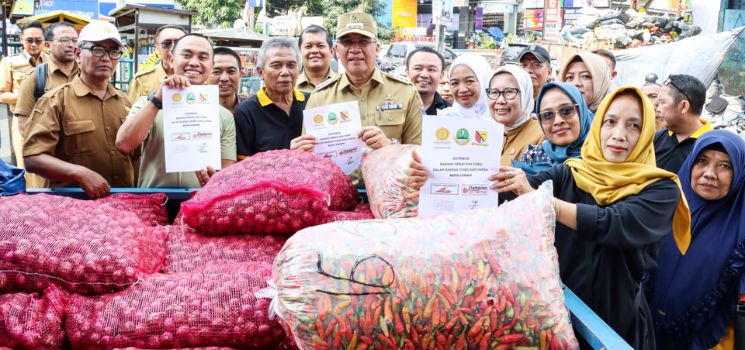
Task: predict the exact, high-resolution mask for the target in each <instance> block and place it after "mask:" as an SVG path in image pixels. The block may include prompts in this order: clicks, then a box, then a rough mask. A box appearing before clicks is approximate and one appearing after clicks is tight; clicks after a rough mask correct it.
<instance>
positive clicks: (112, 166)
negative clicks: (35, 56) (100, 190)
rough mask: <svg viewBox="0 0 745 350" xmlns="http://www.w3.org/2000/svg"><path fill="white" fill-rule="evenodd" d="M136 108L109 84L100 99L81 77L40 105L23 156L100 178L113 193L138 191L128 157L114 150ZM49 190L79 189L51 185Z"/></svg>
mask: <svg viewBox="0 0 745 350" xmlns="http://www.w3.org/2000/svg"><path fill="white" fill-rule="evenodd" d="M131 105H132V103H131V102H130V101H129V98H128V97H127V95H125V94H124V93H123V92H121V91H119V90H117V89H116V88H114V87H113V86H112V85H111V84H109V86H108V88H107V91H106V96H105V97H104V98H103V100H102V99H100V98H99V97H98V96H96V95H95V94H94V93H93V92H92V91H91V89H90V88H88V86H86V85H85V84H83V82H82V81H81V80H80V77H79V76H78V77H75V78H74V79H73V81H72V82H71V83H68V84H64V85H62V86H60V87H58V88H56V89H54V90H52V91H50V92H48V93H46V94H45V95H44V96H42V97H41V98H40V99H39V102H38V103H37V104H36V106H35V108H34V111H33V113H32V115H31V119H30V120H29V125H28V129H27V130H28V137H27V138H26V140H25V142H24V144H23V156H24V157H29V156H35V155H38V154H48V155H50V156H52V157H56V158H58V159H60V160H63V161H65V162H68V163H72V164H77V165H81V166H84V167H86V168H88V169H90V170H93V171H95V172H97V173H98V174H100V175H101V176H102V177H103V178H104V179H106V181H107V182H108V183H109V185H110V186H111V187H134V170H133V168H132V160H131V157H130V154H127V153H122V152H119V150H117V149H116V146H115V142H116V132H117V131H118V130H119V127H120V126H121V125H122V122H123V121H124V118H126V117H127V112H129V107H130V106H131ZM50 184H51V187H78V186H79V185H78V184H76V183H71V182H61V181H51V182H50Z"/></svg>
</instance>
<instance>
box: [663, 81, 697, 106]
mask: <svg viewBox="0 0 745 350" xmlns="http://www.w3.org/2000/svg"><path fill="white" fill-rule="evenodd" d="M662 85H665V86H668V85H672V86H673V87H674V88H675V90H678V91H680V93H681V94H683V96H685V97H686V100H688V101H689V102H690V101H691V98H690V97H688V94H687V93H686V92H685V91H683V89H681V88H680V87H678V85H675V82H673V80H672V79H670V78H667V80H665V83H664V84H662Z"/></svg>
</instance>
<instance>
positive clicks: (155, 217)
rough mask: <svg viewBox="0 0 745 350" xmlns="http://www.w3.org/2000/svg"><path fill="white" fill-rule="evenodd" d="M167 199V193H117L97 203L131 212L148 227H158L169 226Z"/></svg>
mask: <svg viewBox="0 0 745 350" xmlns="http://www.w3.org/2000/svg"><path fill="white" fill-rule="evenodd" d="M167 199H168V198H167V196H166V194H165V193H153V194H131V193H115V194H112V195H109V196H106V197H104V198H101V199H97V201H98V203H105V204H108V205H110V206H112V207H114V208H116V209H119V210H122V211H128V212H131V213H133V214H135V215H136V216H137V217H138V218H140V220H141V221H142V222H143V223H144V224H146V225H150V226H157V225H167V224H168V211H167V209H166V200H167Z"/></svg>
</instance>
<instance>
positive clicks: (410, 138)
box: [290, 12, 422, 151]
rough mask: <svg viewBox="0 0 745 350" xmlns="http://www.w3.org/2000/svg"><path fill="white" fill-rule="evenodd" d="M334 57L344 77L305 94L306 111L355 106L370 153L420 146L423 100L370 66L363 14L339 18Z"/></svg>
mask: <svg viewBox="0 0 745 350" xmlns="http://www.w3.org/2000/svg"><path fill="white" fill-rule="evenodd" d="M336 33H337V36H338V39H337V42H336V52H337V55H338V56H339V60H340V61H341V63H342V65H343V66H344V69H345V73H344V74H341V75H339V76H337V77H336V78H332V79H329V80H326V81H325V82H323V83H322V84H320V85H318V86H317V87H316V90H315V91H314V92H313V93H312V94H311V95H310V98H309V99H308V103H307V105H306V109H308V108H314V107H318V106H323V105H328V104H334V103H340V102H348V101H358V103H359V108H360V117H361V119H362V129H361V130H360V131H359V133H358V137H359V138H360V139H361V140H362V141H363V142H364V143H365V144H366V145H367V146H368V147H370V148H373V149H377V148H380V147H384V146H387V145H390V144H392V143H404V144H420V143H421V142H422V113H421V108H422V98H421V97H420V96H419V92H417V90H416V88H415V87H414V85H412V84H411V83H410V82H409V81H408V79H406V78H403V77H397V76H394V75H389V74H387V73H383V72H382V71H381V70H380V69H378V68H377V66H376V65H375V59H376V57H377V56H378V52H380V44H379V43H378V42H377V35H378V26H377V24H376V23H375V19H373V17H372V16H371V15H369V14H367V13H364V12H350V13H345V14H343V15H341V17H339V21H338V25H337V29H336ZM315 143H316V140H315V137H314V136H311V135H303V136H300V137H297V138H295V139H293V140H292V141H291V142H290V148H291V149H301V150H306V151H311V150H313V148H314V147H315Z"/></svg>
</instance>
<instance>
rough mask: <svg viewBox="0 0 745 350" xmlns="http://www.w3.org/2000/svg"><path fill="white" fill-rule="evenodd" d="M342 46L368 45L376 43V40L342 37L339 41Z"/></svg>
mask: <svg viewBox="0 0 745 350" xmlns="http://www.w3.org/2000/svg"><path fill="white" fill-rule="evenodd" d="M337 42H338V43H339V44H341V46H344V47H354V46H356V47H367V46H368V45H370V44H372V43H374V42H375V41H373V40H370V39H360V40H352V39H341V40H339V41H337Z"/></svg>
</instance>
